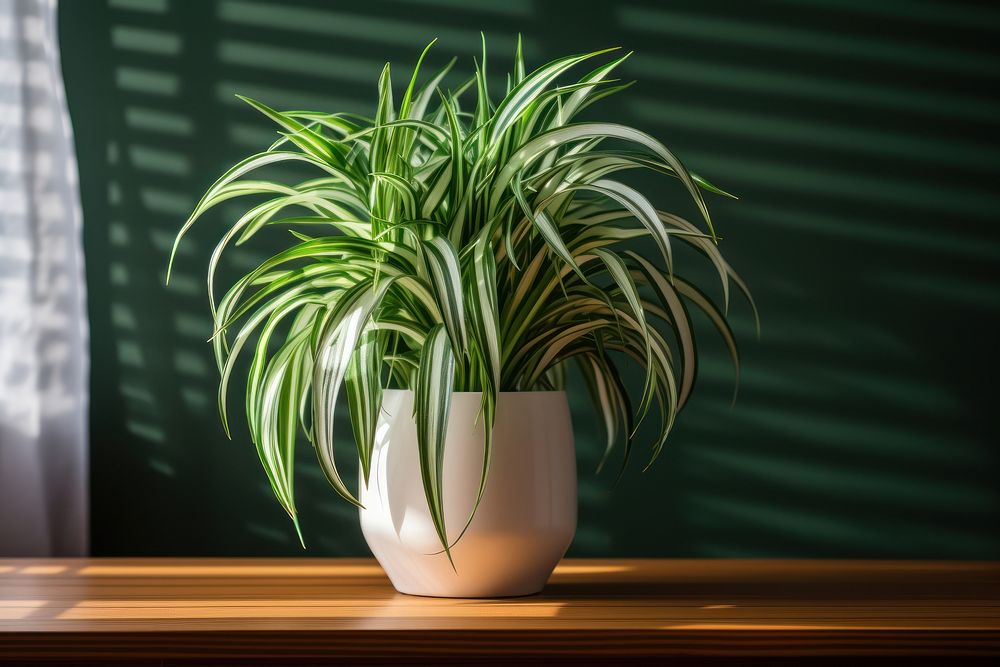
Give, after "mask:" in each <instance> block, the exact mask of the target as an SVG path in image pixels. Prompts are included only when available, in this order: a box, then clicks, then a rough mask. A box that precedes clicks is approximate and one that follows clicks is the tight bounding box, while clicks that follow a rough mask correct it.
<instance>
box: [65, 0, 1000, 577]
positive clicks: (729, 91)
mask: <svg viewBox="0 0 1000 667" xmlns="http://www.w3.org/2000/svg"><path fill="white" fill-rule="evenodd" d="M60 4H61V7H60V21H61V33H62V57H63V66H64V70H65V78H66V85H67V89H68V96H69V104H70V109H71V112H72V117H73V122H74V127H75V132H76V141H77V149H78V155H79V162H80V179H81V183H82V191H83V205H84V213H85V247H86V261H87V276H88V278H87V280H88V289H89V295H88V298H89V308H90V319H91V341H92V395H91V405H92V409H91V452H92V456H91V460H92V469H91V479H92V487H91V493H92V536H93V553H94V554H96V555H149V554H166V555H196V554H212V555H215V554H238V555H258V554H259V555H265V554H299V553H301V552H300V549H299V547H298V546H297V544H296V541H295V539H294V538H293V533H292V530H291V528H290V526H289V524H288V522H287V520H286V518H285V517H284V514H283V512H282V510H281V509H280V508H279V507H278V505H277V503H276V502H275V501H274V500H273V498H272V496H271V493H270V491H269V489H268V488H267V484H266V482H265V480H264V476H263V473H262V471H261V470H260V466H259V463H258V462H257V460H256V455H255V453H254V450H253V447H252V446H251V445H249V443H248V442H247V441H246V439H245V437H244V432H242V431H237V434H236V438H235V441H234V442H229V441H227V440H226V438H225V437H224V435H223V432H222V429H221V427H220V426H219V424H218V421H217V417H216V414H215V407H214V403H215V398H214V396H215V369H214V362H213V361H212V359H211V354H210V348H209V346H208V345H207V344H206V343H205V342H204V341H205V340H206V339H207V338H208V336H209V329H210V325H209V315H208V310H207V301H206V296H205V292H204V282H203V270H204V267H205V264H206V261H207V257H208V254H209V252H210V250H211V247H212V245H213V244H214V243H213V239H214V238H216V237H217V236H218V235H219V234H220V233H221V230H222V229H223V225H224V224H225V221H226V220H227V219H231V218H227V215H229V216H231V215H232V213H233V209H229V210H224V211H222V212H221V213H219V214H216V215H214V216H210V217H209V218H206V219H205V221H204V222H203V223H202V225H201V227H200V228H199V229H197V230H196V232H195V233H194V234H193V235H192V236H191V237H190V242H189V243H187V244H186V246H185V247H184V251H183V254H182V255H181V256H180V259H179V264H178V274H177V276H176V280H175V282H174V283H172V285H171V288H170V289H169V290H168V289H166V288H164V286H163V275H164V268H165V262H166V257H167V251H168V248H169V245H170V243H171V241H172V238H173V235H174V233H175V231H176V230H177V228H178V226H179V225H180V224H181V222H182V221H183V219H184V218H185V216H186V215H187V213H188V212H189V211H190V209H191V208H192V206H193V204H194V202H195V201H196V200H197V198H198V196H200V194H201V192H202V191H203V190H204V189H205V188H206V187H207V186H208V185H209V184H210V183H211V181H212V180H214V178H215V177H216V176H217V175H218V174H220V173H221V172H222V171H223V170H224V169H225V168H226V167H227V166H228V165H229V164H231V163H233V162H235V161H237V160H238V159H239V158H241V157H242V156H244V155H246V154H249V153H250V152H255V151H257V150H260V149H262V148H263V147H265V146H266V145H267V144H268V143H269V142H270V141H271V140H272V138H273V134H271V133H272V130H271V128H269V127H268V126H267V124H266V122H264V121H263V120H262V119H261V118H260V117H258V116H257V115H255V113H253V112H252V111H251V110H249V109H248V108H245V107H244V106H242V105H241V104H240V103H239V102H238V101H237V100H235V99H234V97H233V93H235V92H240V93H243V94H247V95H250V96H253V97H257V98H259V99H262V100H264V101H265V102H267V103H268V104H271V105H273V106H275V107H278V108H291V107H302V106H306V107H316V108H320V109H325V110H330V111H333V110H351V111H364V112H368V111H370V110H371V108H372V105H373V103H374V100H375V96H376V91H375V81H376V78H377V75H378V72H379V69H380V68H381V66H382V64H383V62H385V61H386V60H390V61H392V62H393V63H394V65H395V69H394V71H395V73H396V81H397V84H398V83H399V82H400V81H401V80H402V79H403V77H405V76H408V68H409V67H410V66H411V64H412V63H413V61H414V60H415V57H416V55H417V54H418V53H419V51H420V49H421V48H422V47H423V46H424V44H425V43H426V42H427V41H429V40H430V39H431V38H433V37H439V38H440V41H439V44H438V45H437V46H436V47H435V52H434V54H433V56H432V58H431V59H432V61H433V62H432V64H433V63H442V62H444V60H445V59H446V57H447V56H448V55H451V54H453V53H454V54H456V55H459V56H460V59H461V61H460V68H462V69H463V70H464V71H466V72H467V71H469V70H470V69H471V61H472V58H473V57H474V56H475V54H476V52H477V50H478V48H479V30H480V29H483V30H485V31H486V32H487V34H488V37H489V40H490V45H491V62H490V66H491V68H492V72H493V73H498V72H499V71H501V70H502V69H504V68H506V67H507V66H508V65H509V63H510V58H509V56H510V53H511V52H512V49H513V44H514V39H515V36H516V34H517V33H518V32H519V31H520V32H522V33H523V34H524V37H525V43H526V52H527V55H528V58H529V60H530V63H529V64H534V65H538V64H541V62H543V60H545V59H548V58H551V57H555V56H558V55H563V54H565V53H572V52H579V51H583V50H590V49H593V48H599V47H604V46H609V45H622V46H623V47H626V48H627V49H634V50H635V51H636V55H635V56H633V58H632V59H631V60H629V61H628V63H627V64H626V65H625V66H624V68H623V73H622V75H623V77H627V78H635V79H638V80H639V84H638V85H636V86H635V87H634V88H633V89H632V90H630V91H629V92H628V93H626V94H625V95H624V96H621V97H619V98H615V99H612V100H609V101H608V103H607V104H606V105H604V106H603V108H602V109H601V110H600V111H599V113H600V114H602V115H603V116H604V117H605V118H607V119H609V120H614V121H618V122H624V123H629V124H634V125H636V126H638V127H640V128H642V129H645V130H647V131H649V132H651V133H653V134H655V135H657V136H659V137H661V138H662V139H663V140H664V141H665V143H667V144H668V145H669V146H671V147H672V148H673V149H675V151H676V152H677V153H678V154H679V155H680V156H681V157H682V159H684V160H685V161H686V162H687V163H688V165H689V166H690V167H692V168H693V169H695V170H697V171H699V172H701V173H703V174H705V175H706V176H708V177H709V178H710V179H712V180H713V181H715V182H717V183H718V184H720V185H722V186H723V187H726V188H728V189H731V190H732V191H734V192H737V193H739V194H740V196H741V198H742V199H741V201H739V202H730V201H720V200H718V199H717V198H716V199H714V200H713V201H712V204H713V206H714V208H713V211H714V215H715V218H716V220H717V223H718V225H719V227H720V230H721V233H722V235H723V236H724V240H723V242H722V245H723V250H724V251H725V252H726V253H727V255H728V256H729V258H730V259H731V261H732V263H733V264H734V265H735V266H736V267H737V269H738V270H740V271H741V272H742V273H743V275H744V277H745V278H746V279H747V280H748V281H749V282H750V284H751V286H752V288H753V290H754V292H755V295H756V297H757V299H758V302H759V306H760V309H761V314H762V318H763V333H762V338H761V340H760V341H759V342H757V341H755V340H754V338H753V332H752V326H751V323H750V321H749V317H748V313H747V309H746V308H745V306H744V305H743V304H739V303H737V304H735V305H734V310H733V319H734V324H735V327H736V329H737V332H738V333H739V334H740V336H741V340H742V349H743V352H744V364H745V372H744V378H743V383H742V385H741V389H740V399H739V401H738V403H737V405H736V407H735V409H730V407H729V401H728V393H729V391H730V382H731V373H730V370H729V368H728V367H727V365H726V359H725V354H724V351H723V349H722V348H721V345H719V344H717V343H716V341H714V340H710V342H705V343H703V344H702V345H701V346H700V351H701V353H702V354H703V357H704V358H703V363H702V366H701V373H702V375H701V377H700V380H699V386H698V391H697V393H696V395H695V397H694V400H693V402H692V404H691V405H690V406H689V408H688V409H687V410H685V412H684V413H683V414H682V417H681V421H680V425H679V427H678V428H677V430H676V431H675V433H674V435H673V438H672V441H671V442H670V444H669V446H668V448H667V450H666V451H665V453H664V454H663V456H662V458H661V459H660V460H659V461H658V464H657V465H656V466H655V467H654V468H653V470H652V471H651V472H649V473H646V474H641V473H640V472H639V467H640V466H633V468H632V469H631V470H630V471H629V472H628V473H627V474H626V476H625V478H624V480H623V481H622V482H621V483H620V484H618V485H617V486H615V485H613V483H612V481H613V480H612V478H611V477H610V476H608V475H604V476H595V475H594V474H593V473H592V470H593V467H594V464H595V463H596V459H597V454H598V451H599V449H600V447H601V445H600V443H599V442H598V441H597V438H596V435H595V434H596V433H597V429H596V428H595V427H594V421H593V417H592V415H590V414H589V411H588V409H587V406H586V403H585V402H584V401H583V400H581V399H582V398H583V394H582V392H580V391H577V390H576V389H573V390H572V391H571V397H572V399H573V407H574V420H575V423H576V431H577V439H578V444H579V452H580V454H579V457H580V463H581V476H580V490H581V494H580V529H579V533H578V536H577V539H576V542H575V543H574V545H573V547H572V550H571V553H573V554H575V555H662V556H667V555H669V556H832V557H848V556H850V557H920V558H924V557H928V558H929V557H947V558H952V557H954V558H997V557H1000V535H998V529H997V526H998V525H1000V521H998V519H1000V490H998V477H1000V476H998V473H1000V469H998V468H1000V465H998V463H1000V454H998V450H997V444H998V443H997V427H996V395H997V391H996V377H997V373H996V371H997V368H998V363H997V361H998V358H997V357H998V352H997V346H996V336H997V335H996V328H997V324H998V317H997V313H998V307H1000V291H998V277H997V276H998V274H997V272H996V271H995V268H996V266H997V261H998V259H1000V233H998V230H997V224H998V220H997V212H998V210H1000V209H998V203H1000V201H998V199H1000V198H998V195H997V177H998V175H1000V151H998V150H997V146H996V144H995V143H994V139H993V135H994V134H995V133H996V131H997V129H998V128H997V125H998V124H1000V105H998V104H997V102H996V100H995V99H993V97H992V95H993V93H994V92H995V89H996V88H997V86H998V83H1000V82H998V79H1000V74H998V73H1000V58H998V55H997V53H996V51H995V50H994V46H995V44H996V43H997V41H998V39H1000V29H998V28H1000V10H998V9H996V8H993V9H984V8H977V7H975V6H962V5H961V4H958V3H945V2H940V3H934V2H919V3H918V2H909V1H903V0H898V1H897V0H892V1H882V2H877V3H874V2H868V1H867V0H802V1H798V2H792V1H788V2H747V3H744V2H731V3H727V2H707V1H705V0H698V1H691V2H687V1H685V2H655V1H651V0H650V1H645V2H643V1H630V2H619V3H613V2H606V3H593V4H592V6H587V5H586V4H584V3H581V2H543V1H541V0H487V1H482V0H476V1H475V2H472V1H471V0H426V1H418V2H403V1H389V0H380V1H377V2H374V1H369V2H352V3H347V2H317V1H309V0H293V1H290V2H280V3H279V2H278V0H269V1H257V0H215V1H210V2H206V1H189V2H181V1H179V0H108V1H107V2H105V1H104V0H101V1H98V2H72V1H64V2H62V3H60ZM279 175H280V174H279ZM656 183H657V185H656V187H657V188H658V190H657V202H658V203H659V204H662V205H663V206H665V207H670V208H674V209H679V210H680V211H681V212H683V213H687V212H689V211H688V209H687V208H686V207H687V204H686V201H685V198H684V196H683V194H682V193H681V192H680V191H679V190H677V189H675V188H673V187H672V186H670V185H669V184H666V185H662V187H661V185H660V183H661V182H660V181H656ZM270 247H271V246H268V243H264V244H263V245H261V246H258V247H256V248H253V249H249V248H247V249H240V250H238V251H237V252H234V253H233V254H232V255H231V259H230V260H229V262H228V263H227V265H226V267H225V268H226V270H227V271H229V272H230V275H234V274H235V273H236V272H239V271H241V270H245V269H247V268H248V267H249V266H251V265H253V264H255V263H256V262H257V261H259V260H260V259H262V258H263V257H264V256H265V253H266V252H267V251H268V250H269V248H270ZM717 292H718V290H716V291H715V292H713V294H716V296H718V294H717ZM704 332H705V333H706V334H708V333H710V332H709V331H708V330H707V329H705V330H704ZM705 339H706V340H709V338H708V336H706V337H705ZM236 403H237V404H239V401H236ZM300 454H301V455H302V456H301V460H302V464H303V465H302V471H303V472H302V474H301V475H300V477H299V482H298V491H299V495H300V507H301V510H302V523H303V527H304V530H305V534H306V537H307V541H308V543H309V546H310V548H309V550H308V552H307V553H308V554H311V555H321V554H323V555H325V554H338V555H339V554H345V555H346V554H362V553H366V548H365V546H364V543H363V541H362V539H361V535H360V531H359V528H358V525H357V516H356V512H355V511H354V510H352V509H351V508H349V507H348V506H347V505H346V504H344V503H342V502H340V501H338V500H337V499H336V498H335V496H334V493H333V491H332V490H331V489H329V488H328V487H327V485H326V483H325V481H323V479H322V478H321V475H320V474H319V472H318V469H317V466H316V465H315V464H314V461H313V454H312V453H311V452H310V451H308V447H307V446H304V447H302V448H301V450H300ZM637 463H638V461H637Z"/></svg>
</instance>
